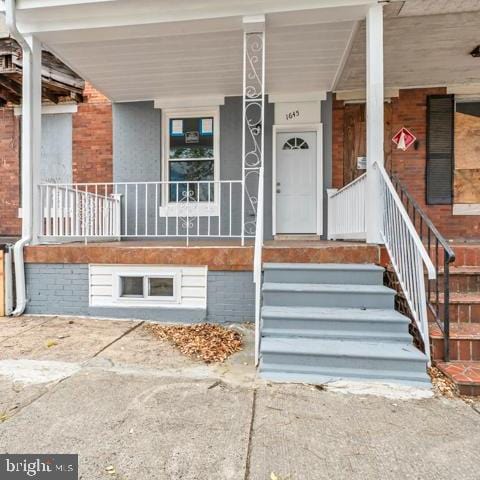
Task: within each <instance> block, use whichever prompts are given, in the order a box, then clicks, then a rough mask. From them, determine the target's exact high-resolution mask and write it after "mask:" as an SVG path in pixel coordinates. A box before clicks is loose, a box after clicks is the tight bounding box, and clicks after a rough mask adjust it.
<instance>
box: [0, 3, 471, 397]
mask: <svg viewBox="0 0 480 480" xmlns="http://www.w3.org/2000/svg"><path fill="white" fill-rule="evenodd" d="M30 3H32V4H33V3H35V8H33V5H30V4H28V5H27V4H25V5H24V4H23V3H22V2H21V1H18V2H12V1H10V2H7V4H8V5H7V11H6V14H7V20H8V21H7V24H8V26H9V29H10V32H11V34H12V35H13V36H15V37H16V38H17V40H18V41H19V42H20V43H22V41H23V42H24V43H26V44H25V45H23V51H24V54H25V55H29V56H30V57H31V58H32V59H33V60H32V63H31V64H25V65H24V66H23V82H24V87H25V85H27V86H28V85H30V86H32V87H33V89H35V88H36V89H37V90H36V91H37V96H35V95H34V94H33V95H31V96H29V97H28V99H27V101H25V100H24V102H23V105H22V112H21V113H22V119H21V121H22V122H23V127H22V128H23V131H24V132H25V135H24V136H23V137H22V138H21V141H22V142H24V143H23V145H25V147H26V150H25V151H24V152H22V155H21V157H22V162H21V164H22V165H23V166H24V165H30V166H31V167H32V168H31V170H29V171H27V172H26V174H25V175H24V176H23V181H22V185H23V188H22V192H21V193H22V198H23V201H21V202H19V198H20V196H19V195H20V190H19V186H18V184H19V180H18V179H19V175H18V172H19V164H20V162H19V158H20V155H19V144H20V139H19V133H18V132H19V130H20V119H19V117H18V116H15V111H14V109H13V108H12V107H9V106H6V107H3V108H2V114H3V115H4V118H6V119H8V121H6V123H5V127H4V128H3V131H2V132H0V135H1V138H2V145H3V144H4V143H5V145H6V153H5V159H6V160H4V162H3V164H4V166H2V168H4V169H5V171H6V172H5V173H6V175H7V176H10V177H11V182H12V183H11V184H10V183H9V184H8V185H6V184H5V182H3V177H2V185H1V187H0V188H1V197H0V202H1V209H2V210H1V212H0V215H1V216H2V228H3V229H4V230H3V231H2V232H1V233H2V234H4V235H21V237H22V239H23V240H24V241H23V243H22V240H20V241H19V242H17V244H16V250H15V252H14V257H15V269H16V272H17V275H16V289H17V302H16V307H15V310H14V311H13V312H12V313H13V314H15V315H18V314H22V313H23V312H26V313H29V314H64V315H65V314H66V315H91V316H99V317H120V318H142V319H147V320H153V321H163V322H177V321H182V322H198V321H210V322H243V321H254V322H255V326H256V361H257V363H258V364H259V370H260V374H261V375H262V376H264V377H265V378H269V379H272V380H280V381H290V380H292V381H310V382H314V383H315V382H319V381H325V380H326V379H338V378H348V379H362V380H365V379H369V380H373V381H375V380H380V381H387V382H398V383H407V384H412V385H416V386H421V387H424V386H428V384H429V382H428V376H427V374H426V367H427V366H428V365H429V364H430V362H432V361H433V362H436V363H437V364H438V365H439V366H440V367H441V368H443V369H444V371H445V372H447V374H449V375H451V376H452V377H454V378H456V380H457V382H458V385H459V386H460V388H461V389H463V390H462V391H463V393H467V394H477V393H479V391H478V390H479V388H480V381H479V380H480V379H479V378H476V377H475V375H476V372H477V373H478V371H479V370H478V366H479V363H478V362H479V361H480V349H479V346H480V332H479V331H478V329H477V328H476V326H478V325H480V323H478V322H480V320H479V319H480V316H479V315H478V314H477V312H476V308H477V304H478V305H480V289H479V288H478V285H479V282H478V280H479V279H480V249H479V248H478V247H477V244H476V242H477V240H479V236H480V232H479V229H480V223H479V219H480V218H479V217H480V210H479V208H480V187H479V182H478V172H480V163H479V162H480V140H479V139H480V136H479V131H480V128H479V123H478V121H479V119H480V117H479V109H478V106H479V105H480V103H479V100H480V68H479V59H478V58H477V56H476V55H475V48H477V50H478V47H477V45H478V41H479V40H478V38H476V30H477V28H476V25H478V22H479V20H480V5H479V6H478V8H477V7H475V5H473V6H472V5H470V4H469V5H468V6H465V5H459V4H457V2H451V3H448V2H419V1H417V0H407V1H406V2H390V3H389V4H388V5H386V6H384V5H383V3H384V2H376V1H373V0H372V1H369V0H351V1H346V2H340V3H341V5H340V4H335V3H332V2H328V1H323V0H318V1H308V0H302V1H299V2H297V4H296V5H295V7H292V6H291V5H289V2H278V1H276V2H272V1H268V0H263V1H256V2H251V3H249V5H247V6H246V5H243V4H242V2H240V1H238V2H237V1H233V2H230V3H231V4H229V6H228V7H227V6H224V5H223V6H222V5H220V4H219V2H215V1H211V2H205V5H204V7H203V10H202V12H201V15H200V14H199V13H198V12H197V11H196V10H188V11H187V12H186V11H185V10H183V11H181V10H180V9H179V8H178V9H177V8H173V9H172V10H171V11H169V14H168V15H167V14H166V11H165V9H164V8H162V5H160V3H159V4H158V5H157V6H152V5H151V4H149V3H148V2H146V1H143V0H142V1H140V2H138V5H137V6H136V10H135V11H133V9H132V7H128V6H127V5H123V6H124V7H125V8H124V10H122V12H123V13H122V14H120V15H115V16H112V15H111V13H112V12H111V9H112V8H115V6H114V5H113V4H110V3H107V4H106V3H104V2H95V1H93V2H92V1H90V2H88V5H84V2H82V1H78V2H71V1H69V2H65V3H66V4H65V5H63V6H62V7H61V8H60V6H58V5H55V6H52V5H51V4H49V3H48V2H45V1H41V0H32V2H30ZM60 3H61V2H60ZM113 3H115V2H113ZM116 3H122V4H125V3H126V2H123V1H122V0H117V2H116ZM440 3H442V5H440ZM473 3H474V2H473ZM8 7H9V8H10V10H8ZM129 8H130V10H131V11H130V10H129ZM87 9H88V13H89V14H88V15H85V12H86V11H87ZM52 15H53V17H55V18H56V19H57V20H56V21H55V22H53V21H51V20H49V19H50V18H53V17H52ZM87 17H88V18H87ZM100 18H109V22H110V23H109V24H108V25H106V24H105V25H103V24H102V26H99V25H100V24H101V23H102V22H99V19H100ZM107 23H108V22H107ZM22 39H23V40H22ZM439 43H441V45H442V47H443V50H442V55H440V54H439V53H438V48H437V45H438V44H439ZM42 49H43V50H46V49H48V50H49V51H51V52H55V55H57V56H58V58H60V59H62V60H63V61H64V62H65V63H66V64H68V65H69V67H70V68H72V69H73V70H74V71H76V72H77V74H78V75H79V76H82V77H84V78H86V79H88V80H89V82H90V83H88V82H87V83H86V84H85V89H84V92H83V97H82V101H79V102H77V103H75V106H74V108H72V107H70V108H72V111H71V112H68V113H63V114H60V113H57V114H55V113H47V111H48V106H47V104H46V103H45V102H44V105H43V107H42V102H41V99H39V98H38V91H39V78H40V77H39V71H38V70H39V69H38V63H37V67H35V65H36V64H35V59H36V58H37V59H38V58H39V56H40V54H41V51H42ZM26 58H29V57H26ZM94 87H95V88H94ZM99 92H101V93H99ZM42 108H43V110H42ZM57 108H59V107H57ZM17 110H18V109H17ZM50 110H51V111H53V110H54V109H53V110H52V108H50ZM42 111H43V113H41V112H42ZM56 115H68V116H69V120H68V121H67V120H65V119H63V124H61V122H60V120H58V122H59V123H55V119H54V117H55V116H56ZM27 119H30V120H31V122H32V123H28V122H27ZM68 122H71V123H68ZM67 123H68V125H71V126H70V130H68V132H67V130H66V129H65V128H66V124H67ZM32 125H34V127H32ZM38 128H41V138H40V139H39V138H36V136H35V135H34V132H36V131H38ZM62 128H63V130H61V129H62ZM60 132H62V135H60ZM394 137H395V141H396V143H395V142H393V141H392V139H393V138H394ZM3 142H4V143H3ZM28 142H31V143H28ZM2 154H3V153H2ZM7 162H8V163H7ZM25 162H27V163H25ZM6 165H8V168H7V167H6ZM10 185H16V188H15V193H14V194H12V193H11V191H10V189H9V186H10ZM19 203H20V204H21V206H22V216H23V229H22V231H20V226H21V225H20V221H19V220H18V207H19ZM28 205H30V206H31V209H30V210H28ZM25 206H26V207H25ZM26 208H27V210H26ZM30 218H31V221H29V219H30ZM3 219H5V220H4V221H3ZM477 252H478V253H477ZM453 261H454V262H455V263H453ZM449 262H450V263H449ZM385 272H387V274H385ZM385 279H386V280H385ZM394 289H397V290H396V291H395V290H394ZM396 293H397V295H396ZM395 296H396V301H395ZM445 305H446V306H445ZM412 335H413V337H412ZM430 347H431V348H430Z"/></svg>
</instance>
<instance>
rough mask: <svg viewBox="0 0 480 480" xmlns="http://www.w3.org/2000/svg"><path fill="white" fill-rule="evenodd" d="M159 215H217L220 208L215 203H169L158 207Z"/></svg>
mask: <svg viewBox="0 0 480 480" xmlns="http://www.w3.org/2000/svg"><path fill="white" fill-rule="evenodd" d="M159 214H160V216H161V217H187V216H188V217H218V216H219V215H220V208H219V206H218V204H217V203H208V202H201V203H197V202H194V203H193V202H192V203H188V204H187V203H169V204H168V205H165V206H162V207H160V208H159Z"/></svg>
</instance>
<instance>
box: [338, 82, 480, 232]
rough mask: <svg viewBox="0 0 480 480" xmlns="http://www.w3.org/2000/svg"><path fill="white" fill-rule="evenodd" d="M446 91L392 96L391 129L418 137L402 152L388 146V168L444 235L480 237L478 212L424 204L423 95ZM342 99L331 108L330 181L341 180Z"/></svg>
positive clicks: (410, 91)
mask: <svg viewBox="0 0 480 480" xmlns="http://www.w3.org/2000/svg"><path fill="white" fill-rule="evenodd" d="M443 93H446V92H445V89H444V88H421V89H406V90H400V95H399V97H398V98H393V99H392V132H393V133H395V132H397V131H398V130H399V129H400V127H402V126H404V127H407V128H408V129H409V130H411V131H412V133H413V134H414V135H415V136H416V137H417V139H418V148H417V150H415V149H414V148H413V147H410V148H409V149H408V150H407V151H406V152H402V151H401V150H397V149H395V148H393V149H392V168H393V171H394V172H395V173H396V174H397V175H398V176H399V178H400V180H401V182H402V183H403V184H404V185H405V187H406V188H407V189H408V191H409V192H410V193H411V194H412V195H413V196H414V198H415V200H416V201H417V202H418V203H419V204H420V206H421V207H422V208H423V209H424V210H425V211H426V213H427V214H428V216H429V217H430V218H431V219H432V221H433V223H434V224H435V225H436V227H437V228H438V230H439V231H440V232H441V233H442V234H443V235H444V236H446V237H447V238H450V239H459V238H470V239H471V238H480V217H479V216H458V215H453V214H452V205H426V203H425V169H426V128H427V95H435V94H443ZM342 108H343V103H342V102H339V101H336V102H335V104H334V112H333V132H334V133H333V183H334V187H335V188H338V187H339V186H342V182H343V115H342V113H341V110H342Z"/></svg>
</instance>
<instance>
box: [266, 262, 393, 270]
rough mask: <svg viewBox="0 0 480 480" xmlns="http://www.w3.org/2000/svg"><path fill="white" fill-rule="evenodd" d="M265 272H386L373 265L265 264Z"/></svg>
mask: <svg viewBox="0 0 480 480" xmlns="http://www.w3.org/2000/svg"><path fill="white" fill-rule="evenodd" d="M263 268H264V270H309V271H315V270H320V271H341V272H343V271H356V272H384V271H385V269H384V268H383V267H380V266H379V265H375V264H373V263H268V262H267V263H264V264H263Z"/></svg>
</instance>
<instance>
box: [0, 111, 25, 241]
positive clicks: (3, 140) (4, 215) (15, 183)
mask: <svg viewBox="0 0 480 480" xmlns="http://www.w3.org/2000/svg"><path fill="white" fill-rule="evenodd" d="M19 119H20V117H15V116H14V115H13V108H9V107H2V108H0V236H16V235H19V234H20V231H21V221H20V219H19V218H18V208H19V205H20V161H19V158H20V146H19V141H20V135H19V128H20V122H19Z"/></svg>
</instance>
